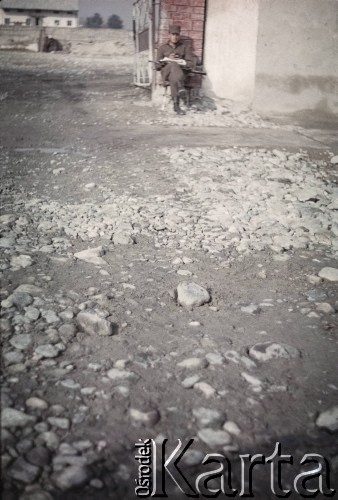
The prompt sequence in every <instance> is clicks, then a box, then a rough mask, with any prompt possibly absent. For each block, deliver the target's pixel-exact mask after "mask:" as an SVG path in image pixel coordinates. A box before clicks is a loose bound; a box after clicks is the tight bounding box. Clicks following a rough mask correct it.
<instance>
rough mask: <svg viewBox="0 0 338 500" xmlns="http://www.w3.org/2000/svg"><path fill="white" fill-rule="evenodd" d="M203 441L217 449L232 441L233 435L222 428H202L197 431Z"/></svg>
mask: <svg viewBox="0 0 338 500" xmlns="http://www.w3.org/2000/svg"><path fill="white" fill-rule="evenodd" d="M197 435H198V437H199V438H200V440H201V441H203V443H205V444H207V445H208V446H209V447H210V448H214V449H215V450H216V449H218V448H219V447H221V446H224V445H226V444H230V443H231V436H230V434H229V433H228V432H226V431H222V430H215V429H212V428H210V427H206V428H204V429H201V430H200V431H198V433H197Z"/></svg>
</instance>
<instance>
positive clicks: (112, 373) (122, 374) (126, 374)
mask: <svg viewBox="0 0 338 500" xmlns="http://www.w3.org/2000/svg"><path fill="white" fill-rule="evenodd" d="M107 377H109V378H110V379H111V380H113V381H114V382H123V381H131V380H137V379H138V375H136V373H134V372H131V371H128V370H119V369H117V368H112V369H111V370H109V371H108V373H107Z"/></svg>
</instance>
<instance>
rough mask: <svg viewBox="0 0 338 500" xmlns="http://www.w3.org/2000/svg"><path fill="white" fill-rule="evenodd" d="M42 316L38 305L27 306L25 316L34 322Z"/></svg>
mask: <svg viewBox="0 0 338 500" xmlns="http://www.w3.org/2000/svg"><path fill="white" fill-rule="evenodd" d="M39 317H40V311H39V309H37V308H36V307H27V308H26V312H25V318H27V319H28V320H29V321H31V322H32V323H33V322H34V321H37V320H38V319H39Z"/></svg>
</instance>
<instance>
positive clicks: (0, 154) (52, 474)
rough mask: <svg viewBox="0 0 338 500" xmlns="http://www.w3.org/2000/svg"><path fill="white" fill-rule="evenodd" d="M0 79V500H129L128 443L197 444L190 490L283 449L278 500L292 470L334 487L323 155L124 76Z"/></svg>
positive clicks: (329, 195) (58, 69) (60, 62)
mask: <svg viewBox="0 0 338 500" xmlns="http://www.w3.org/2000/svg"><path fill="white" fill-rule="evenodd" d="M0 65H1V68H2V69H3V70H4V72H3V75H4V76H3V78H2V80H1V82H0V106H1V108H0V109H1V123H0V137H1V146H0V162H1V165H2V194H1V216H0V222H1V237H0V256H1V264H0V268H1V273H2V291H1V293H2V296H1V300H2V303H1V306H2V307H1V329H2V367H3V389H2V466H3V471H4V472H3V488H4V498H6V500H7V499H8V500H12V499H20V500H50V499H60V500H61V499H62V500H65V499H66V500H67V499H69V500H74V499H80V498H81V499H88V500H89V499H90V500H92V499H95V500H99V499H120V498H123V499H129V498H135V493H134V487H135V482H134V478H136V477H137V474H138V471H137V463H136V462H135V459H134V455H135V448H134V444H135V443H136V442H137V441H138V439H140V438H142V439H146V438H153V439H156V441H157V442H158V443H160V442H161V441H163V438H168V439H169V441H170V444H171V447H172V448H173V447H174V446H176V443H177V439H181V440H182V441H183V442H184V443H186V442H188V440H189V439H192V438H193V439H194V444H193V446H192V448H193V449H194V450H196V451H195V453H192V452H191V453H190V455H189V454H188V455H186V456H185V458H184V460H182V462H184V465H183V466H182V467H181V468H182V469H184V470H185V471H186V474H187V475H189V477H194V478H196V475H197V474H198V473H199V472H201V470H202V471H205V468H204V469H203V466H201V460H202V459H203V457H204V456H205V454H207V453H221V454H223V455H224V456H226V457H228V458H229V459H230V460H231V461H232V463H233V464H234V476H233V485H234V487H237V488H239V487H240V485H241V479H240V470H239V459H238V457H239V454H243V453H252V454H256V453H265V454H266V456H268V455H271V454H272V452H273V450H274V448H275V444H276V442H280V443H281V444H282V451H283V452H284V453H290V454H292V455H293V457H294V461H295V465H294V467H293V469H292V470H289V468H288V469H287V470H285V476H283V477H284V478H285V479H284V480H283V481H284V482H283V485H285V487H290V489H291V490H292V491H293V493H292V494H291V497H290V498H299V495H297V494H296V493H294V489H293V479H294V477H295V476H296V475H297V474H298V473H299V471H300V470H301V467H300V465H299V462H300V459H301V458H302V456H303V455H304V454H305V453H311V452H312V453H320V454H322V455H323V456H324V457H326V458H327V460H328V461H329V464H330V468H331V472H332V474H331V479H332V484H331V486H332V487H336V488H337V487H338V485H337V469H338V455H337V449H338V436H337V431H338V406H337V405H338V373H337V353H338V342H337V340H338V337H337V334H338V319H337V311H338V300H337V282H338V263H337V254H338V243H337V242H338V238H337V237H338V218H337V210H338V205H337V202H338V185H337V183H338V170H337V165H338V157H337V156H336V155H337V153H338V151H337V150H335V149H334V148H332V144H333V139H332V135H330V134H329V133H327V134H326V132H325V131H311V130H307V131H306V133H305V131H304V130H303V129H301V128H300V126H299V125H298V126H297V128H294V127H293V126H290V125H281V124H278V123H271V122H268V121H267V120H263V119H262V118H260V117H259V116H258V115H256V114H254V113H252V112H251V111H250V110H242V111H240V112H239V110H238V109H237V110H236V109H234V108H231V107H230V105H226V106H225V105H224V103H223V108H222V107H218V108H217V109H216V110H215V111H212V110H208V109H205V104H203V106H204V108H203V106H201V105H200V104H199V103H197V104H196V108H195V112H194V111H191V112H189V114H188V115H187V116H186V117H183V119H182V120H181V118H179V117H174V116H173V115H171V114H166V112H165V111H162V110H161V109H159V108H154V107H152V106H151V105H150V102H149V95H148V94H147V92H146V91H144V90H142V89H138V88H135V87H133V86H132V85H131V83H130V81H131V75H130V60H129V59H128V58H126V57H120V58H116V59H115V60H114V61H111V60H109V59H104V58H101V59H99V58H96V59H95V60H92V59H89V58H84V57H83V58H79V57H75V56H71V55H67V56H65V55H60V54H55V55H53V54H51V55H46V54H33V55H32V54H31V55H28V54H22V53H1V54H0ZM204 102H205V101H204ZM198 106H199V108H198ZM198 109H200V111H197V110H198ZM180 120H181V121H180ZM207 127H209V129H208V128H207ZM243 128H245V130H243ZM183 129H184V130H185V132H184V133H183V132H182V130H183ZM229 134H230V135H229ZM253 134H254V135H253ZM145 138H146V139H145ZM249 139H250V141H253V144H252V145H251V144H248V142H250V141H249ZM326 139H327V140H326ZM229 142H232V144H229ZM309 145H310V147H309ZM249 146H250V147H249ZM204 467H205V466H204ZM201 468H202V469H201ZM253 485H254V488H253V489H254V494H255V498H259V499H260V500H265V499H269V498H276V496H275V495H273V494H272V493H271V492H269V491H270V488H269V477H267V475H266V472H265V473H264V470H263V469H260V468H259V467H257V472H256V469H255V473H254V480H253ZM216 486H217V482H216ZM167 491H168V495H169V498H172V499H176V498H186V497H185V496H184V495H181V494H179V493H178V491H177V489H175V487H174V484H173V482H172V481H170V480H169V479H168V487H167Z"/></svg>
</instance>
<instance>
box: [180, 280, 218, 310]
mask: <svg viewBox="0 0 338 500" xmlns="http://www.w3.org/2000/svg"><path fill="white" fill-rule="evenodd" d="M210 300H211V297H210V294H209V292H208V291H207V290H206V289H205V288H203V287H201V286H200V285H197V284H196V283H188V282H185V281H184V282H182V283H180V284H179V285H178V287H177V301H178V303H179V304H180V305H181V306H184V307H187V308H189V309H190V308H192V307H199V306H202V305H203V304H206V303H207V302H210Z"/></svg>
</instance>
